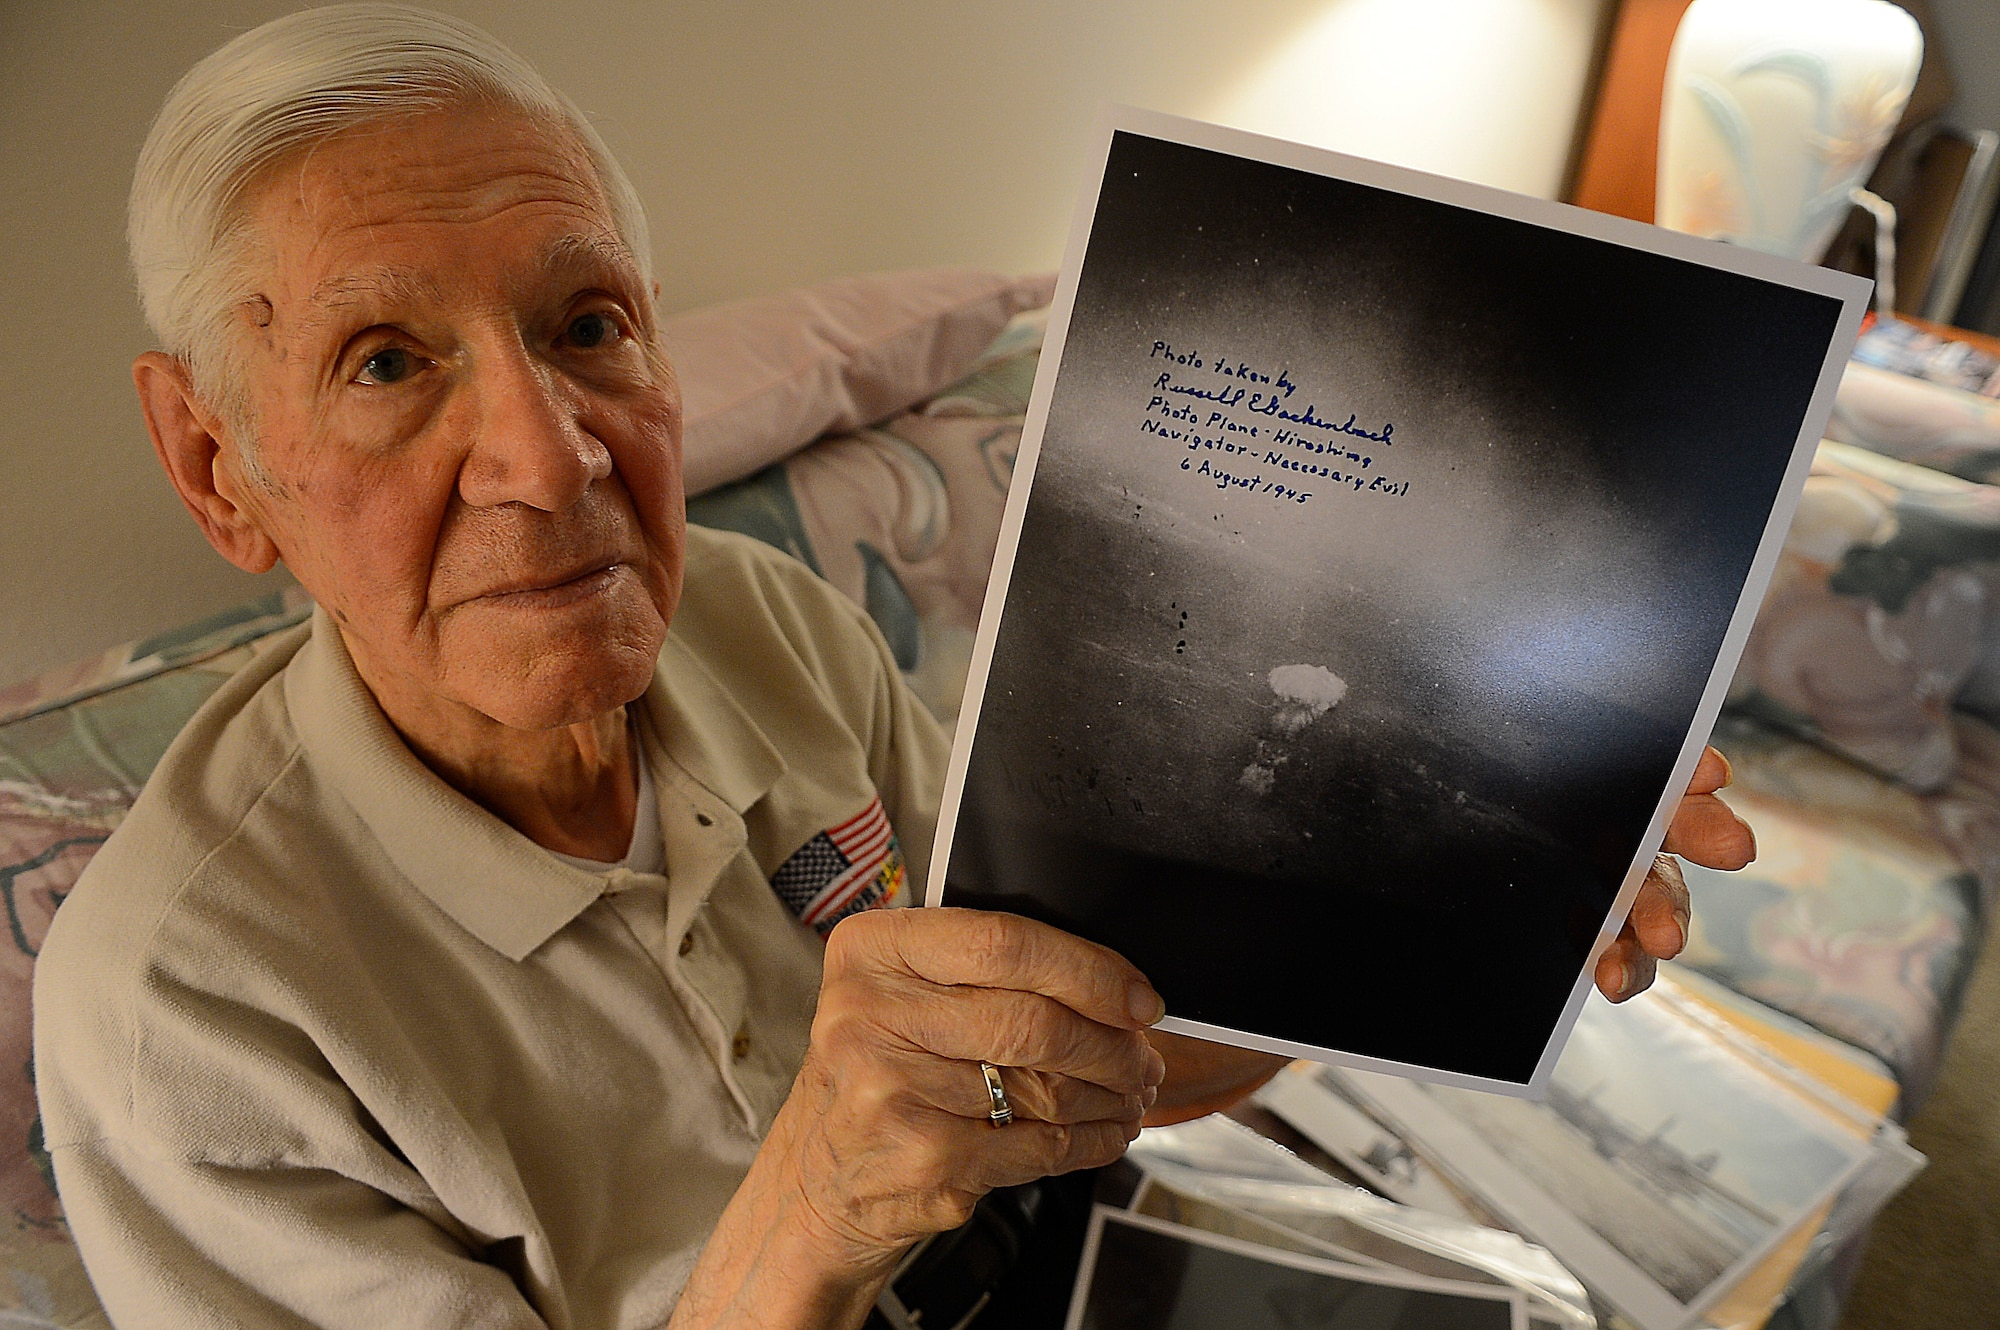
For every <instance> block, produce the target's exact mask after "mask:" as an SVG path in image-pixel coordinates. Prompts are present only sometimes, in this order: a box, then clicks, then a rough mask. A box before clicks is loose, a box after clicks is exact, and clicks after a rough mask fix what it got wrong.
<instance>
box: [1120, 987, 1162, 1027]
mask: <svg viewBox="0 0 2000 1330" xmlns="http://www.w3.org/2000/svg"><path fill="white" fill-rule="evenodd" d="M1125 1004H1126V1006H1127V1007H1129V1008H1130V1009H1131V1012H1132V1019H1133V1020H1135V1021H1137V1022H1139V1024H1141V1025H1157V1024H1159V1022H1160V1018H1161V1017H1163V1016H1165V1015H1166V1014H1167V1003H1166V999H1164V998H1162V997H1161V996H1160V995H1159V994H1158V993H1155V992H1154V991H1153V990H1152V988H1151V986H1149V985H1147V984H1134V985H1132V991H1131V992H1130V993H1129V994H1127V995H1126V999H1125Z"/></svg>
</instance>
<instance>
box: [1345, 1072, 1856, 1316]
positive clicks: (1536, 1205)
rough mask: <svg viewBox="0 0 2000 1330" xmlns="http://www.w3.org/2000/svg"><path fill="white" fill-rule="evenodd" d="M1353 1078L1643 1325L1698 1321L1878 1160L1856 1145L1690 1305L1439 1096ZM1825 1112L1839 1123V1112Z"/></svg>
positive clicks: (1365, 1094) (1403, 1084) (1418, 1139)
mask: <svg viewBox="0 0 2000 1330" xmlns="http://www.w3.org/2000/svg"><path fill="white" fill-rule="evenodd" d="M1349 1083H1350V1084H1351V1085H1353V1088H1354V1090H1355V1093H1356V1094H1357V1095H1359V1096H1360V1097H1361V1098H1362V1099H1363V1100H1365V1101H1368V1102H1370V1103H1372V1104H1374V1105H1375V1106H1376V1107H1378V1108H1379V1109H1380V1110H1381V1111H1382V1113H1383V1114H1384V1115H1386V1116H1387V1117H1389V1118H1390V1119H1392V1120H1393V1121H1395V1122H1396V1123H1397V1124H1398V1126H1400V1127H1401V1128H1403V1129H1404V1130H1405V1131H1406V1132H1407V1133H1408V1135H1409V1137H1410V1138H1411V1141H1412V1143H1414V1144H1418V1145H1420V1146H1421V1147H1422V1148H1423V1149H1425V1150H1426V1151H1427V1152H1429V1153H1430V1154H1431V1155H1432V1157H1433V1158H1435V1159H1437V1160H1438V1161H1439V1163H1440V1164H1441V1165H1443V1166H1444V1167H1446V1168H1448V1169H1449V1170H1450V1171H1451V1172H1452V1173H1453V1174H1454V1176H1456V1177H1457V1178H1458V1179H1459V1180H1460V1181H1461V1182H1462V1183H1464V1184H1465V1185H1466V1186H1467V1187H1468V1188H1470V1189H1471V1190H1472V1191H1473V1192H1474V1193H1475V1194H1476V1195H1477V1196H1478V1197H1479V1198H1480V1200H1481V1201H1482V1202H1484V1203H1486V1204H1489V1205H1491V1206H1492V1207H1493V1208H1494V1209H1495V1210H1497V1211H1498V1212H1500V1214H1501V1215H1502V1216H1503V1217H1504V1218H1505V1219H1506V1220H1507V1221H1508V1222H1509V1223H1511V1224H1515V1225H1518V1226H1519V1227H1520V1229H1521V1231H1522V1232H1523V1233H1525V1234H1526V1235H1528V1236H1529V1237H1531V1238H1533V1239H1534V1240H1535V1241H1536V1242H1539V1243H1540V1244H1542V1245H1543V1246H1544V1247H1546V1248H1548V1249H1549V1251H1551V1252H1552V1253H1554V1254H1555V1256H1556V1258H1557V1259H1558V1260H1560V1261H1561V1262H1562V1263H1563V1264H1564V1265H1566V1266H1568V1267H1569V1268H1570V1270H1572V1271H1573V1272H1574V1273H1575V1274H1576V1276H1577V1278H1579V1279H1581V1280H1583V1282H1584V1283H1586V1284H1588V1285H1589V1286H1590V1287H1591V1288H1593V1289H1595V1290H1596V1291H1597V1292H1599V1293H1601V1294H1602V1295H1603V1296H1604V1297H1605V1298H1607V1299H1609V1300H1610V1301H1611V1303H1612V1304H1613V1305H1615V1306H1616V1307H1617V1308H1618V1309H1619V1310H1620V1311H1622V1312H1624V1313H1625V1314H1626V1315H1627V1316H1629V1317H1631V1318H1632V1319H1633V1320H1634V1321H1636V1322H1637V1323H1638V1324H1639V1325H1640V1326H1641V1327H1642V1330H1685V1327H1688V1326H1692V1325H1694V1324H1695V1323H1696V1322H1697V1321H1698V1320H1699V1319H1700V1316H1701V1313H1702V1311H1703V1309H1705V1308H1707V1307H1710V1306H1713V1305H1714V1304H1715V1302H1716V1301H1717V1300H1718V1299H1720V1298H1721V1297H1723V1296H1724V1295H1725V1294H1727V1293H1728V1292H1729V1290H1730V1289H1731V1288H1733V1287H1735V1285H1736V1284H1737V1283H1738V1282H1740V1281H1741V1280H1742V1278H1743V1276H1744V1275H1746V1274H1748V1273H1749V1272H1750V1271H1752V1270H1754V1269H1755V1268H1756V1267H1757V1265H1758V1264H1759V1263H1760V1262H1761V1261H1762V1260H1763V1259H1764V1258H1765V1257H1766V1256H1768V1255H1770V1254H1771V1252H1772V1251H1773V1250H1774V1249H1776V1247H1777V1246H1778V1244H1779V1243H1781V1242H1783V1241H1784V1240H1785V1239H1786V1238H1787V1237H1789V1236H1791V1234H1792V1233H1794V1232H1795V1231H1797V1229H1798V1227H1799V1225H1800V1224H1802V1223H1804V1222H1806V1220H1807V1219H1808V1218H1809V1217H1811V1216H1812V1215H1814V1214H1817V1213H1819V1210H1820V1207H1821V1206H1823V1205H1825V1204H1827V1203H1828V1202H1830V1201H1832V1200H1833V1199H1834V1198H1836V1197H1837V1196H1839V1195H1840V1193H1841V1192H1842V1191H1843V1190H1844V1189H1845V1188H1846V1187H1847V1185H1848V1183H1850V1182H1852V1181H1853V1180H1854V1179H1855V1178H1856V1177H1858V1176H1859V1175H1860V1174H1861V1173H1862V1171H1863V1170H1864V1169H1865V1168H1866V1167H1867V1166H1868V1162H1869V1160H1870V1159H1871V1158H1872V1157H1873V1156H1872V1152H1871V1150H1870V1148H1869V1146H1868V1144H1867V1143H1866V1142H1865V1141H1863V1142H1857V1145H1856V1156H1855V1158H1854V1159H1853V1160H1852V1161H1851V1162H1850V1163H1849V1164H1848V1165H1847V1167H1846V1168H1844V1169H1843V1170H1842V1171H1841V1172H1840V1174H1839V1175H1838V1176H1837V1177H1836V1178H1835V1179H1834V1180H1833V1181H1832V1182H1830V1183H1828V1184H1827V1185H1826V1186H1825V1187H1824V1188H1823V1189H1821V1190H1820V1191H1819V1192H1817V1193H1815V1194H1814V1196H1813V1197H1812V1198H1811V1199H1810V1200H1808V1201H1807V1202H1806V1203H1805V1204H1804V1205H1803V1206H1801V1207H1799V1209H1798V1210H1797V1212H1796V1213H1794V1214H1793V1215H1792V1216H1791V1217H1790V1218H1789V1219H1788V1220H1787V1221H1786V1222H1783V1223H1780V1224H1778V1225H1777V1226H1775V1227H1774V1228H1773V1229H1772V1231H1771V1232H1770V1233H1769V1234H1768V1235H1767V1236H1766V1237H1765V1239H1764V1240H1763V1241H1762V1242H1760V1243H1758V1244H1756V1245H1755V1246H1753V1247H1750V1248H1749V1249H1748V1250H1746V1251H1745V1252H1744V1253H1743V1255H1741V1256H1739V1257H1738V1258H1737V1259H1736V1262H1735V1263H1734V1264H1733V1265H1731V1266H1730V1267H1729V1268H1728V1269H1727V1270H1725V1271H1723V1273H1722V1274H1721V1276H1720V1277H1718V1278H1717V1279H1715V1280H1714V1281H1713V1282H1712V1283H1710V1284H1709V1286H1708V1287H1707V1288H1706V1289H1705V1290H1703V1292H1702V1293H1701V1295H1700V1296H1699V1297H1697V1298H1695V1299H1694V1300H1693V1301H1692V1302H1687V1303H1683V1302H1681V1301H1680V1300H1679V1299H1677V1298H1675V1297H1674V1296H1673V1294H1671V1293H1669V1292H1668V1291H1667V1290H1666V1289H1664V1288H1662V1287H1660V1285H1659V1283H1658V1282H1656V1281H1655V1280H1654V1279H1653V1277H1652V1276H1651V1275H1649V1274H1647V1273H1646V1272H1645V1271H1644V1270H1643V1269H1641V1268H1640V1267H1639V1266H1638V1265H1637V1264H1636V1263H1634V1262H1633V1261H1632V1260H1631V1259H1630V1258H1628V1257H1627V1256H1626V1255H1625V1254H1624V1253H1623V1252H1620V1251H1619V1250H1618V1249H1617V1248H1616V1247H1613V1246H1612V1245H1611V1243H1610V1242H1608V1241H1606V1240H1605V1239H1604V1238H1603V1237H1602V1236H1601V1235H1599V1233H1598V1232H1597V1231H1596V1230H1595V1229H1593V1228H1591V1227H1590V1226H1589V1225H1588V1224H1586V1223H1584V1222H1583V1220H1581V1219H1579V1218H1578V1217H1577V1216H1576V1215H1575V1214H1573V1213H1572V1212H1571V1211H1570V1208H1569V1207H1568V1206H1567V1205H1565V1204H1563V1202H1562V1201H1561V1200H1559V1199H1557V1198H1556V1197H1554V1196H1551V1195H1550V1194H1549V1193H1548V1192H1547V1191H1545V1190H1543V1189H1542V1188H1541V1187H1540V1186H1539V1185H1538V1184H1537V1183H1536V1182H1535V1181H1534V1180H1533V1179H1531V1178H1529V1177H1528V1175H1527V1174H1525V1173H1523V1172H1522V1171H1521V1170H1520V1169H1518V1168H1516V1167H1515V1166H1514V1165H1513V1164H1511V1163H1509V1162H1508V1161H1507V1160H1506V1159H1505V1158H1504V1157H1502V1156H1501V1154H1500V1152H1499V1151H1497V1150H1495V1149H1494V1148H1493V1147H1492V1146H1491V1145H1489V1144H1487V1142H1486V1141H1485V1139H1484V1138H1482V1137H1481V1136H1480V1135H1479V1133H1478V1132H1477V1131H1475V1130H1474V1129H1473V1128H1472V1127H1471V1126H1469V1125H1467V1124H1466V1123H1465V1122H1463V1121H1462V1120H1460V1119H1459V1118H1458V1117H1457V1116H1456V1115H1454V1114H1453V1113H1452V1112H1451V1111H1450V1110H1449V1109H1447V1108H1445V1107H1444V1106H1443V1105H1442V1104H1440V1103H1438V1102H1437V1101H1436V1100H1435V1099H1432V1098H1431V1096H1430V1095H1429V1094H1428V1093H1427V1092H1426V1091H1425V1090H1424V1089H1423V1087H1422V1086H1420V1085H1414V1084H1411V1083H1410V1082H1409V1081H1407V1080H1400V1079H1396V1078H1379V1079H1373V1080H1371V1081H1369V1083H1368V1084H1367V1085H1365V1086H1364V1085H1360V1084H1356V1083H1354V1082H1353V1081H1352V1080H1350V1082H1349ZM1801 1098H1803V1096H1802V1097H1801ZM1802 1107H1806V1111H1809V1112H1816V1111H1823V1110H1820V1109H1818V1108H1817V1106H1810V1107H1807V1106H1805V1105H1802ZM1826 1116H1827V1117H1828V1118H1829V1120H1838V1118H1837V1115H1835V1114H1832V1113H1826ZM1849 1129H1851V1127H1850V1128H1849Z"/></svg>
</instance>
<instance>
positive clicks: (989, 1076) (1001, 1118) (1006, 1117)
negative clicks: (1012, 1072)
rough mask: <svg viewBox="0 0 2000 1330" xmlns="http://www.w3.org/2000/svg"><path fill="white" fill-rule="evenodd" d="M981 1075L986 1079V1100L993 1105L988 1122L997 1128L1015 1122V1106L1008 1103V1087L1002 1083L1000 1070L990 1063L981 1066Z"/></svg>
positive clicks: (987, 1116) (987, 1118)
mask: <svg viewBox="0 0 2000 1330" xmlns="http://www.w3.org/2000/svg"><path fill="white" fill-rule="evenodd" d="M979 1070H980V1072H981V1074H983V1075H984V1076H985V1077H986V1098H987V1100H988V1101H989V1102H990V1103H991V1104H992V1111H991V1112H989V1113H987V1115H986V1120H987V1121H988V1122H990V1123H992V1124H993V1125H994V1126H996V1127H1004V1126H1006V1125H1007V1124H1008V1123H1010V1122H1012V1121H1013V1120H1014V1106H1013V1105H1012V1104H1010V1103H1008V1102H1007V1087H1006V1086H1004V1085H1002V1084H1001V1083H1000V1068H998V1067H996V1066H994V1065H993V1064H992V1063H990V1062H982V1063H980V1064H979Z"/></svg>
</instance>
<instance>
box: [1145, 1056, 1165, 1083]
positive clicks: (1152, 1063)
mask: <svg viewBox="0 0 2000 1330" xmlns="http://www.w3.org/2000/svg"><path fill="white" fill-rule="evenodd" d="M1165 1079H1167V1060H1166V1059H1165V1058H1163V1057H1161V1056H1160V1050H1159V1049H1157V1048H1150V1047H1149V1048H1147V1050H1146V1084H1147V1085H1148V1086H1154V1085H1158V1084H1159V1083H1160V1082H1161V1081H1164V1080H1165Z"/></svg>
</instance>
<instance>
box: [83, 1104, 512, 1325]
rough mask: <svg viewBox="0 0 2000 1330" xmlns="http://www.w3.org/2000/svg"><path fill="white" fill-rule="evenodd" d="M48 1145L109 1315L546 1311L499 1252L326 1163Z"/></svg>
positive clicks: (501, 1315)
mask: <svg viewBox="0 0 2000 1330" xmlns="http://www.w3.org/2000/svg"><path fill="white" fill-rule="evenodd" d="M52 1155H53V1158H54V1161H55V1168H56V1177H57V1181H58V1183H59V1184H60V1187H61V1191H62V1198H63V1206H64V1210H65V1212H66V1213H67V1215H68V1218H69V1223H70V1227H71V1229H72V1231H73V1232H74V1234H75V1236H76V1241H77V1245H78V1247H79V1249H81V1251H82V1252H83V1256H84V1260H85V1263H86V1266H87V1268H88V1269H89V1271H90V1277H91V1283H92V1284H93V1285H94V1286H95V1288H96V1291H97V1295H98V1297H99V1299H100V1300H101V1301H102V1302H103V1304H104V1307H105V1310H106V1311H107V1312H108V1313H109V1314H110V1317H111V1320H112V1323H113V1324H114V1325H117V1326H120V1327H131V1326H174V1327H179V1326H189V1327H194V1326H201V1327H209V1326H213V1327H218V1328H219V1327H243V1326H257V1327H295V1326H315V1327H329V1328H333V1327H354V1328H355V1330H362V1328H363V1327H366V1328H367V1330H379V1328H380V1327H382V1326H389V1325H421V1326H424V1327H427V1330H429V1328H437V1330H446V1328H450V1330H461V1328H462V1330H475V1328H476V1330H530V1328H531V1327H532V1328H537V1330H543V1328H545V1327H546V1324H547V1323H546V1322H544V1321H543V1320H542V1319H541V1318H540V1317H539V1316H537V1315H536V1314H535V1312H534V1310H533V1308H531V1307H530V1306H529V1305H528V1302H527V1300H526V1298H525V1297H524V1296H523V1295H522V1293H521V1291H520V1289H519V1288H518V1287H516V1285H515V1284H514V1282H513V1280H512V1279H510V1278H509V1276H508V1274H507V1273H506V1272H505V1271H504V1270H503V1269H501V1268H500V1266H498V1265H495V1264H491V1263H488V1262H487V1261H484V1260H480V1259H477V1258H475V1257H474V1255H473V1254H472V1253H471V1252H470V1251H469V1250H468V1249H467V1248H466V1246H465V1245H464V1244H463V1243H461V1242H460V1241H459V1240H458V1239H457V1238H455V1237H453V1236H452V1235H451V1234H450V1233H448V1232H446V1231H445V1229H443V1228H442V1227H440V1226H439V1225H438V1224H437V1223H434V1222H433V1221H432V1220H431V1219H429V1218H427V1217H426V1216H424V1215H423V1214H421V1213H419V1212H417V1211H416V1210H413V1209H411V1208H409V1207H408V1206H405V1205H403V1204H401V1203H400V1202H398V1201H397V1200H396V1199H394V1198H393V1197H390V1196H388V1195H386V1194H384V1193H383V1192H381V1191H379V1190H377V1189H376V1188H374V1187H370V1186H368V1185H366V1184H364V1183H361V1182H358V1181H355V1180H354V1179H351V1178H347V1177H343V1176H341V1175H339V1174H337V1173H334V1172H330V1171H328V1170H325V1169H316V1168H286V1167H272V1168H265V1167H259V1168H244V1167H232V1166H225V1165H218V1164H213V1163H206V1162H189V1161H185V1160H177V1159H171V1158H166V1157H162V1156H160V1155H157V1154H154V1153H150V1152H148V1151H147V1150H145V1149H142V1148H139V1147H136V1146H134V1145H132V1144H130V1143H128V1142H124V1141H118V1140H113V1139H108V1138H100V1139H97V1140H91V1141H87V1142H83V1143H81V1144H77V1145H71V1146H66V1147H63V1148H60V1149H57V1150H55V1151H53V1152H52Z"/></svg>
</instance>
